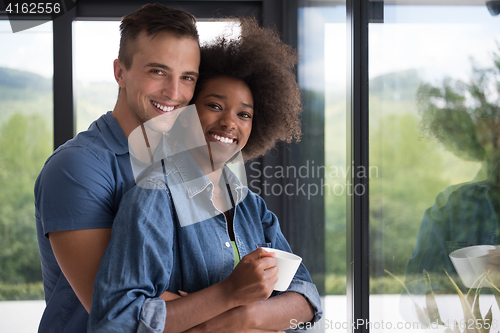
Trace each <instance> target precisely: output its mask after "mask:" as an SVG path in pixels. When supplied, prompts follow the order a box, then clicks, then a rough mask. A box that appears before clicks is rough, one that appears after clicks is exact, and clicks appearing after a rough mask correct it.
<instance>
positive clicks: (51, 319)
mask: <svg viewBox="0 0 500 333" xmlns="http://www.w3.org/2000/svg"><path fill="white" fill-rule="evenodd" d="M134 185H135V181H134V175H133V173H132V168H131V164H130V158H129V154H128V143H127V137H126V136H125V134H124V133H123V131H122V129H121V127H120V125H119V124H118V122H117V121H116V119H115V118H114V117H113V116H112V115H111V111H110V112H108V113H106V114H104V115H102V116H101V117H100V118H99V119H98V120H96V121H95V122H93V123H92V125H90V127H89V129H88V130H87V131H84V132H81V133H79V134H78V135H77V136H76V137H75V138H73V139H71V140H69V141H68V142H66V143H65V144H64V145H62V146H60V147H59V148H58V149H57V150H56V151H55V152H54V153H53V154H52V155H51V156H50V157H49V158H48V159H47V162H46V163H45V166H44V167H43V169H42V171H41V172H40V175H39V176H38V178H37V180H36V183H35V189H34V192H35V217H36V229H37V238H38V248H39V251H40V259H41V263H42V274H43V288H44V292H45V302H46V308H45V310H44V312H43V315H42V318H41V320H40V326H39V329H38V332H39V333H63V332H64V333H81V332H86V331H87V327H86V325H87V322H88V313H87V311H86V310H85V308H84V307H83V305H82V304H81V303H80V300H79V299H78V297H77V296H76V294H75V292H74V291H73V289H72V288H71V286H70V284H69V283H68V281H67V280H66V277H65V276H64V274H63V273H62V271H61V268H60V267H59V264H58V263H57V261H56V258H55V256H54V252H53V251H52V246H51V245H50V241H49V238H48V235H47V234H48V233H50V232H55V231H61V230H81V229H92V228H111V226H112V225H113V221H114V218H115V215H116V212H117V211H118V207H119V203H120V201H121V199H122V195H123V194H124V193H125V192H126V191H128V190H129V189H130V188H132V186H134Z"/></svg>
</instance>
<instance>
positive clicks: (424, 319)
mask: <svg viewBox="0 0 500 333" xmlns="http://www.w3.org/2000/svg"><path fill="white" fill-rule="evenodd" d="M384 271H385V272H386V273H387V274H389V275H390V276H392V277H393V278H394V279H395V280H396V281H398V282H399V283H400V284H401V285H402V286H403V288H404V289H405V290H406V293H407V294H408V296H410V299H411V300H412V302H413V304H414V305H415V311H416V312H417V318H418V320H419V321H420V323H421V324H422V327H424V328H427V327H429V324H430V320H429V316H428V315H427V313H426V311H424V310H422V309H421V308H420V307H419V306H418V304H417V302H415V300H414V299H413V297H412V295H411V293H410V291H409V290H408V288H407V287H406V285H405V284H404V282H403V281H401V280H400V279H399V278H398V277H397V276H395V275H393V274H392V273H391V272H389V271H388V270H387V269H384Z"/></svg>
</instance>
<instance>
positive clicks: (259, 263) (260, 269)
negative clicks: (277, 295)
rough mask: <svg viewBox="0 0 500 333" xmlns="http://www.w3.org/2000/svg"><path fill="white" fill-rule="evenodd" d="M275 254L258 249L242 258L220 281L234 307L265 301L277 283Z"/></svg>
mask: <svg viewBox="0 0 500 333" xmlns="http://www.w3.org/2000/svg"><path fill="white" fill-rule="evenodd" d="M275 255H276V254H275V253H272V252H267V251H266V250H264V249H263V248H259V249H257V250H255V251H253V252H251V253H249V254H247V255H246V256H244V257H243V258H242V259H241V260H240V262H239V263H238V265H236V267H235V268H234V270H233V272H232V273H231V275H230V276H229V277H228V278H227V279H225V280H224V281H222V283H223V284H225V286H224V287H225V288H226V290H228V293H229V295H230V297H231V298H233V299H234V301H235V303H234V304H235V307H236V306H240V305H247V304H251V303H255V302H258V301H262V300H265V299H267V298H269V296H271V293H272V292H273V288H274V285H275V284H276V282H277V281H278V275H277V274H278V268H277V267H276V260H274V256H275Z"/></svg>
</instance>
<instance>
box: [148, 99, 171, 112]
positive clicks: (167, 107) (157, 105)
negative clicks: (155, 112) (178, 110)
mask: <svg viewBox="0 0 500 333" xmlns="http://www.w3.org/2000/svg"><path fill="white" fill-rule="evenodd" d="M153 105H154V106H156V107H157V108H158V109H160V110H162V111H164V112H169V111H173V110H174V108H175V106H163V105H160V104H158V103H156V102H154V101H153Z"/></svg>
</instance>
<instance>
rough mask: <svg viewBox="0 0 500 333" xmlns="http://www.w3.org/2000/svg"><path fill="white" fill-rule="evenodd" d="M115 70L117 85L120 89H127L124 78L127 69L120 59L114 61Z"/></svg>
mask: <svg viewBox="0 0 500 333" xmlns="http://www.w3.org/2000/svg"><path fill="white" fill-rule="evenodd" d="M113 70H114V73H115V80H116V83H118V85H119V86H120V88H125V82H124V78H123V74H124V71H125V70H126V69H125V64H123V63H122V62H121V61H120V60H119V59H115V61H113Z"/></svg>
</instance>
